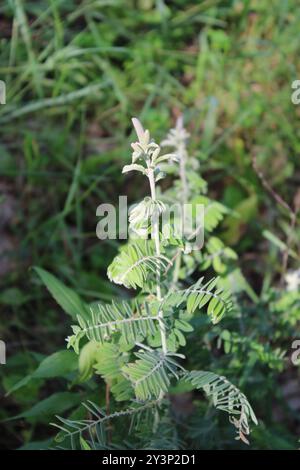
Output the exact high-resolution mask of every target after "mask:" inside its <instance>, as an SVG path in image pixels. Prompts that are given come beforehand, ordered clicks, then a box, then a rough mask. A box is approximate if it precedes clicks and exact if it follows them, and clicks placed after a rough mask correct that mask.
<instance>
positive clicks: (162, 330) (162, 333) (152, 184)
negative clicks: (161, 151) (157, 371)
mask: <svg viewBox="0 0 300 470" xmlns="http://www.w3.org/2000/svg"><path fill="white" fill-rule="evenodd" d="M148 178H149V183H150V190H151V197H152V200H153V201H156V190H155V180H154V171H153V169H151V168H149V172H148ZM152 224H153V227H152V235H153V238H154V243H155V252H156V255H157V256H160V254H161V253H160V241H159V214H158V211H155V213H154V217H153V218H152ZM156 296H157V300H159V301H161V300H162V295H161V287H160V269H159V268H157V270H156ZM158 317H159V328H160V336H161V345H162V350H163V353H164V354H167V352H168V348H167V336H166V328H165V325H164V322H163V312H162V310H160V311H159V312H158Z"/></svg>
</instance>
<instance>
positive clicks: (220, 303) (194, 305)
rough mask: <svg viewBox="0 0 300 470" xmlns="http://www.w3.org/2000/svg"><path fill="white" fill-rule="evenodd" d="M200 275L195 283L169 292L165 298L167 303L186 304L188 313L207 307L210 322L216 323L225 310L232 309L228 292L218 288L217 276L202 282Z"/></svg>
mask: <svg viewBox="0 0 300 470" xmlns="http://www.w3.org/2000/svg"><path fill="white" fill-rule="evenodd" d="M203 281H204V277H201V278H200V279H199V280H198V281H197V282H196V283H195V284H193V285H192V286H191V287H189V288H188V289H185V290H179V291H178V292H174V293H171V294H169V296H168V297H167V298H166V302H167V303H168V304H170V303H171V304H173V305H175V306H176V307H181V308H182V307H183V306H186V308H187V311H188V313H194V312H195V310H196V309H201V308H203V307H205V306H206V307H207V314H208V315H209V316H210V317H211V319H212V323H213V324H216V323H218V322H219V321H220V320H221V319H222V317H223V315H224V314H225V312H229V311H230V310H231V309H232V302H231V300H230V293H229V292H224V289H223V288H218V287H216V286H217V283H218V278H217V277H216V278H212V279H211V280H209V281H208V282H206V283H203Z"/></svg>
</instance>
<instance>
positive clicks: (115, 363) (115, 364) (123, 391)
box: [94, 343, 133, 401]
mask: <svg viewBox="0 0 300 470" xmlns="http://www.w3.org/2000/svg"><path fill="white" fill-rule="evenodd" d="M125 363H126V356H124V354H121V353H120V349H119V347H118V345H117V344H114V343H104V344H102V345H101V346H100V348H99V349H98V353H97V358H96V363H95V365H94V369H95V371H96V374H99V375H101V377H102V378H103V379H104V380H105V381H106V383H109V384H110V391H111V393H112V394H113V396H114V397H115V399H116V400H117V401H124V400H129V399H132V398H133V390H132V388H131V386H130V383H129V382H128V380H127V379H126V377H124V374H123V372H122V367H123V366H124V364H125Z"/></svg>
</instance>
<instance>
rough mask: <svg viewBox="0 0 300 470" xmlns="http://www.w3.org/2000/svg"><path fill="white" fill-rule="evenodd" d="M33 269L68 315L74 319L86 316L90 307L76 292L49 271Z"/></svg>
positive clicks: (35, 267)
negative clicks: (78, 316)
mask: <svg viewBox="0 0 300 470" xmlns="http://www.w3.org/2000/svg"><path fill="white" fill-rule="evenodd" d="M33 269H34V270H35V271H36V273H37V274H38V275H39V277H40V278H41V280H42V281H43V283H44V284H45V286H46V287H47V289H48V290H49V292H50V293H51V295H52V296H53V297H54V299H55V300H56V302H57V303H58V304H59V305H60V306H61V308H62V309H63V310H64V311H65V312H66V313H68V314H69V315H71V317H73V318H74V319H76V318H77V315H81V316H84V315H85V314H86V312H87V311H88V307H87V305H86V304H85V303H84V302H83V301H82V300H81V298H80V297H79V295H78V294H77V293H76V292H74V291H73V290H72V289H70V288H69V287H66V286H65V285H64V284H63V283H62V282H61V281H59V280H58V279H57V278H56V277H55V276H53V274H50V273H49V272H48V271H45V270H44V269H42V268H39V267H37V266H34V268H33Z"/></svg>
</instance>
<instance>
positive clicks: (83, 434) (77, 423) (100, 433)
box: [51, 400, 160, 449]
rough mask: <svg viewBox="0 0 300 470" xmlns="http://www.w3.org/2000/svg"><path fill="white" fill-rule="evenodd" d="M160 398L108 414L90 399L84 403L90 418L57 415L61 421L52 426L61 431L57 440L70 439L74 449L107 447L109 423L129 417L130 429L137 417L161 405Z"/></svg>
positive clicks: (134, 404)
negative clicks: (79, 418) (73, 418)
mask: <svg viewBox="0 0 300 470" xmlns="http://www.w3.org/2000/svg"><path fill="white" fill-rule="evenodd" d="M159 403H160V401H159V400H152V401H148V402H147V403H137V402H133V403H132V405H131V406H130V407H128V408H126V409H125V410H122V411H117V412H115V413H112V414H110V415H108V414H106V413H105V412H104V411H103V410H102V409H101V408H100V407H99V406H97V405H96V404H95V403H93V402H91V401H88V402H87V403H83V406H84V408H85V409H86V413H87V414H88V415H89V418H88V419H82V420H72V419H65V418H62V417H61V416H56V418H57V419H58V421H59V423H51V424H52V426H54V427H56V428H58V429H59V431H60V433H59V434H58V435H57V436H56V439H55V440H56V442H63V441H64V440H65V439H68V440H69V442H70V445H71V448H72V449H78V448H85V449H87V447H89V448H93V449H107V448H109V446H108V443H107V424H108V423H109V422H110V421H111V420H114V419H117V418H126V417H129V418H130V420H131V422H130V426H129V431H131V429H132V428H133V427H134V426H136V425H137V424H136V421H137V418H139V417H140V415H141V414H143V413H145V412H147V411H149V410H150V411H152V412H153V411H154V410H155V409H156V408H157V406H158V405H159Z"/></svg>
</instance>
